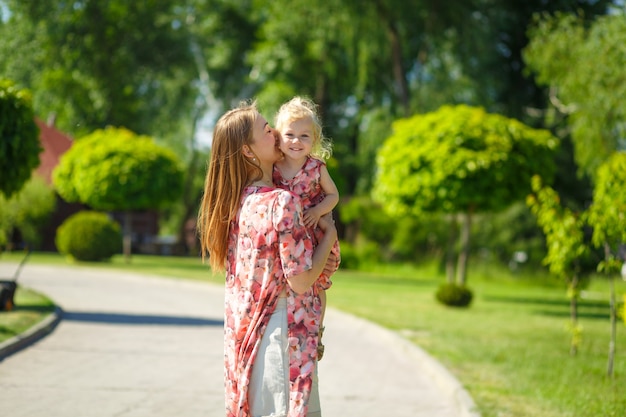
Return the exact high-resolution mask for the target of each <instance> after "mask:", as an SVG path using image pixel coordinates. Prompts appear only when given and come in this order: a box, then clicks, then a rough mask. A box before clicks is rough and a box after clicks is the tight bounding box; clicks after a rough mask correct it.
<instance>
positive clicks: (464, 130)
mask: <svg viewBox="0 0 626 417" xmlns="http://www.w3.org/2000/svg"><path fill="white" fill-rule="evenodd" d="M557 145H558V140H557V139H556V138H555V137H554V136H553V135H552V134H551V133H550V132H548V131H547V130H538V129H532V128H530V127H528V126H526V125H524V124H523V123H521V122H519V121H517V120H514V119H509V118H506V117H504V116H501V115H497V114H489V113H487V112H486V111H485V110H484V109H482V108H475V107H470V106H466V105H458V106H443V107H441V108H440V109H439V110H437V111H435V112H431V113H427V114H421V115H416V116H413V117H411V118H406V119H400V120H397V121H396V122H394V124H393V134H392V135H391V136H390V137H388V138H387V139H386V140H385V143H384V144H383V146H382V147H381V149H380V151H379V153H378V160H377V166H378V173H377V178H376V182H375V185H374V190H373V197H374V198H375V199H376V200H377V201H378V202H380V203H381V204H382V205H383V206H384V207H385V208H386V210H387V211H388V212H390V213H391V214H392V215H395V216H397V217H401V216H407V215H408V216H420V215H422V213H424V212H427V213H429V212H430V213H432V212H439V213H450V214H462V215H461V217H462V220H463V227H462V228H461V231H460V238H459V239H460V244H461V249H460V252H459V255H458V259H457V267H456V275H457V281H458V282H457V283H458V285H461V286H464V285H465V280H466V273H467V263H468V259H469V242H470V232H471V221H472V215H473V214H474V213H477V212H496V211H500V210H502V209H504V208H506V207H508V206H509V205H511V204H512V203H514V202H515V201H517V200H521V199H523V198H524V197H525V195H526V194H527V193H528V192H529V191H530V179H531V177H532V176H533V175H535V174H541V175H545V176H546V177H548V178H551V177H552V175H553V173H554V169H555V167H554V161H553V157H554V150H555V149H556V147H557ZM455 234H456V224H455V222H454V221H453V223H452V228H451V232H450V244H449V247H448V261H447V268H446V269H447V271H448V273H447V275H448V281H449V283H452V282H453V275H454V268H453V266H452V258H453V253H452V242H453V241H454V240H455V236H454V235H455Z"/></svg>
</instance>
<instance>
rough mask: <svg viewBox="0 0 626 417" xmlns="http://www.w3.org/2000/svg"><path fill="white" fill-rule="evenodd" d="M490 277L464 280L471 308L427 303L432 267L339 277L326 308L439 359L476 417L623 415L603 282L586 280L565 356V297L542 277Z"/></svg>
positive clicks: (625, 380) (619, 366)
mask: <svg viewBox="0 0 626 417" xmlns="http://www.w3.org/2000/svg"><path fill="white" fill-rule="evenodd" d="M496 275H499V276H495V275H494V271H493V268H492V269H491V270H489V271H482V273H481V272H478V273H475V274H472V275H471V276H470V278H469V285H470V287H471V288H472V289H473V291H474V295H475V299H474V302H473V303H472V306H471V307H470V308H469V309H457V308H448V307H444V306H442V305H440V304H438V303H437V302H436V301H435V299H434V293H435V290H436V288H437V286H438V285H439V283H440V282H441V281H442V280H443V278H442V277H440V276H439V275H438V273H437V272H436V271H434V270H433V269H432V268H427V269H425V270H423V271H422V270H417V271H414V272H413V274H412V275H407V274H406V273H403V274H402V275H398V274H396V275H392V274H385V275H381V274H380V273H369V274H365V273H362V272H341V273H339V274H337V275H336V276H335V279H334V283H335V285H334V287H333V288H332V289H331V291H329V293H328V300H329V304H330V305H333V306H336V307H339V308H341V309H343V310H345V311H348V312H352V313H354V314H356V315H359V316H362V317H365V318H367V319H369V320H372V321H374V322H378V323H380V324H382V325H383V326H385V327H388V328H391V329H395V330H398V331H400V332H401V333H402V334H404V335H405V336H407V337H408V338H409V339H410V340H412V341H414V342H415V343H416V344H418V345H419V346H421V347H422V348H424V349H425V350H427V351H428V352H429V353H431V354H432V355H433V356H435V357H436V358H438V359H439V360H440V361H441V362H442V363H443V364H444V365H445V366H446V367H447V368H448V369H450V370H451V372H452V373H453V374H454V375H455V376H456V377H457V378H458V379H459V380H460V381H461V382H462V383H463V384H464V386H465V387H466V388H467V389H468V391H469V392H470V394H471V395H472V397H473V398H474V400H475V401H476V403H477V404H478V406H479V407H480V411H481V412H482V415H483V416H484V417H505V416H506V417H509V416H510V417H529V416H542V417H565V416H567V417H570V416H571V417H574V416H575V417H608V416H614V417H623V416H625V415H626V411H625V410H626V347H623V346H624V344H626V343H625V342H626V337H625V336H624V332H625V330H626V328H625V326H624V323H623V322H620V323H619V329H618V342H617V346H618V352H617V353H618V356H617V358H616V363H615V368H614V372H615V377H614V378H612V379H610V378H608V377H607V376H606V366H607V358H608V346H609V319H608V317H609V315H608V301H607V300H608V285H607V283H606V281H602V280H598V281H597V282H594V283H593V284H592V285H591V287H590V288H589V289H588V290H589V292H588V293H587V294H591V295H592V296H593V297H594V298H593V299H586V300H583V301H582V302H581V305H580V307H579V314H580V324H582V326H583V339H582V342H581V345H580V347H579V352H578V355H577V356H576V357H572V356H571V355H570V354H569V342H570V335H569V333H568V331H567V325H568V323H569V302H568V300H566V299H565V291H564V290H563V289H562V288H559V286H558V285H556V284H555V283H554V282H551V280H549V279H547V278H546V277H541V279H538V278H535V279H530V278H528V277H519V276H518V277H514V276H512V275H511V274H510V273H508V271H500V273H499V274H496ZM537 281H540V282H542V283H541V284H537ZM618 284H619V285H618V290H619V293H620V294H624V293H626V284H625V283H624V282H621V281H620V282H619V283H618ZM327 325H328V326H332V323H328V324H327Z"/></svg>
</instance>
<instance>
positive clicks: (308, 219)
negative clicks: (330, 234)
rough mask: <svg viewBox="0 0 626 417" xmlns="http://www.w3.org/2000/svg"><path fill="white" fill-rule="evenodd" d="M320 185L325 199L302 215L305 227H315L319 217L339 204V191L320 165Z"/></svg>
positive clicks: (324, 168)
mask: <svg viewBox="0 0 626 417" xmlns="http://www.w3.org/2000/svg"><path fill="white" fill-rule="evenodd" d="M320 185H321V186H322V190H324V194H326V197H324V199H323V200H322V201H320V203H319V204H317V205H316V206H315V207H311V208H310V209H308V210H306V212H305V213H304V224H305V226H307V227H315V226H316V225H317V222H318V221H319V219H320V217H322V216H323V215H324V214H326V213H330V212H331V211H332V210H333V209H334V208H335V206H336V205H337V203H339V191H338V190H337V186H336V185H335V181H333V179H332V178H331V176H330V174H329V173H328V169H327V168H326V165H322V167H321V169H320Z"/></svg>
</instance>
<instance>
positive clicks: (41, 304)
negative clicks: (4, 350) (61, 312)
mask: <svg viewBox="0 0 626 417" xmlns="http://www.w3.org/2000/svg"><path fill="white" fill-rule="evenodd" d="M15 304H16V306H15V308H14V309H13V310H11V311H2V312H0V343H2V342H4V341H6V340H8V339H11V338H12V337H14V336H17V335H18V334H20V333H23V332H25V331H26V330H28V329H30V328H31V327H32V326H34V325H35V324H37V323H39V322H40V321H41V320H43V319H44V318H45V317H46V316H48V315H49V314H51V313H52V312H53V311H54V303H53V302H52V301H51V300H50V299H49V298H47V297H46V296H45V295H43V294H39V293H37V292H35V291H32V290H30V289H28V288H19V289H18V291H17V292H16V293H15Z"/></svg>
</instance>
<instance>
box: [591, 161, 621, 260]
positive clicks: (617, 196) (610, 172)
mask: <svg viewBox="0 0 626 417" xmlns="http://www.w3.org/2000/svg"><path fill="white" fill-rule="evenodd" d="M596 179H597V181H596V186H595V188H594V192H593V204H592V205H591V207H590V208H589V220H588V221H589V224H590V225H591V226H593V243H594V245H596V246H598V247H602V246H603V245H604V244H608V245H609V246H610V247H611V248H612V249H613V251H614V253H617V252H618V250H617V249H618V246H619V245H621V244H624V242H626V153H625V152H614V153H613V154H612V155H611V156H610V157H609V158H608V160H607V161H606V162H605V163H603V164H602V165H601V166H600V168H599V169H598V174H597V177H596ZM607 267H608V265H607ZM619 267H621V261H620V260H618V264H617V265H615V266H614V267H613V268H610V269H611V270H612V272H617V271H619Z"/></svg>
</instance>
